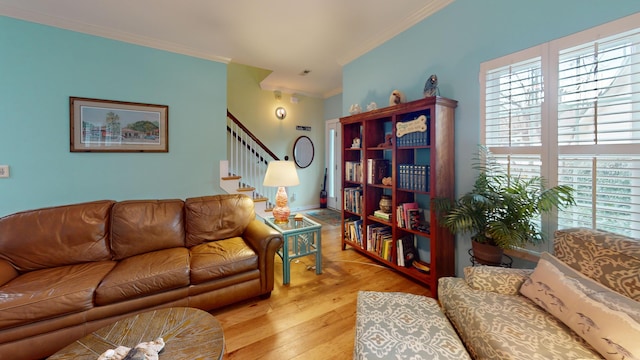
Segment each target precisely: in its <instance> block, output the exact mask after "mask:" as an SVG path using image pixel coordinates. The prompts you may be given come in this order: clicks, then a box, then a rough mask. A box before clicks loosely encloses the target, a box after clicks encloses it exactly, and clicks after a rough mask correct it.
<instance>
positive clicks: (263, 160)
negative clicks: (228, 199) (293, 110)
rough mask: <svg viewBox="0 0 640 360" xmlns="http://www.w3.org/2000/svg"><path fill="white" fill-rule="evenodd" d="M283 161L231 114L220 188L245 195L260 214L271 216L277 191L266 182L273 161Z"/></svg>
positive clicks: (228, 119)
mask: <svg viewBox="0 0 640 360" xmlns="http://www.w3.org/2000/svg"><path fill="white" fill-rule="evenodd" d="M272 160H279V159H278V157H277V156H276V155H275V154H274V153H273V152H272V151H271V150H269V149H268V148H267V147H266V146H265V145H264V144H263V143H262V142H261V141H260V140H258V138H257V137H256V136H255V135H253V134H252V133H251V132H250V131H249V130H248V129H247V128H246V127H245V126H244V125H242V123H240V121H238V119H236V117H235V116H233V114H231V113H230V112H229V111H227V160H221V161H220V176H221V177H220V187H221V188H222V189H223V190H224V191H225V192H227V193H229V194H244V195H247V196H249V197H251V198H252V199H253V201H254V203H255V210H256V215H257V216H259V217H261V218H265V217H267V216H271V209H272V208H273V202H272V201H271V200H272V199H275V196H276V191H277V189H276V188H272V187H265V186H263V185H262V180H263V179H264V175H265V173H266V171H267V165H268V164H269V161H272Z"/></svg>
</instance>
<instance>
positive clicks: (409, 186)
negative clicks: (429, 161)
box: [398, 164, 431, 192]
mask: <svg viewBox="0 0 640 360" xmlns="http://www.w3.org/2000/svg"><path fill="white" fill-rule="evenodd" d="M430 172H431V166H429V165H416V164H400V165H398V185H399V187H400V188H401V189H406V190H415V191H425V192H428V191H429V176H430Z"/></svg>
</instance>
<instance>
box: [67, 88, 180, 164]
mask: <svg viewBox="0 0 640 360" xmlns="http://www.w3.org/2000/svg"><path fill="white" fill-rule="evenodd" d="M69 112H70V136H71V152H169V106H167V105H154V104H143V103H135V102H126V101H114V100H100V99H90V98H82V97H69Z"/></svg>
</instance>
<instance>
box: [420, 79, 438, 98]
mask: <svg viewBox="0 0 640 360" xmlns="http://www.w3.org/2000/svg"><path fill="white" fill-rule="evenodd" d="M436 95H440V89H438V77H437V76H436V74H433V75H431V76H429V78H428V79H427V82H426V83H425V84H424V97H429V96H436Z"/></svg>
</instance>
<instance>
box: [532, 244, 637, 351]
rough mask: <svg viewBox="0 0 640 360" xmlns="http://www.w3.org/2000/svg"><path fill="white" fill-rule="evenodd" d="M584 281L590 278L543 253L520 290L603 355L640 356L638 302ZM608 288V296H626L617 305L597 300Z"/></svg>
mask: <svg viewBox="0 0 640 360" xmlns="http://www.w3.org/2000/svg"><path fill="white" fill-rule="evenodd" d="M571 271H573V272H575V274H570V272H571ZM568 274H569V275H568ZM587 282H593V280H591V279H587V278H583V277H582V276H581V275H580V274H579V273H578V272H576V271H575V270H573V269H570V268H569V267H568V266H567V267H566V268H565V267H563V264H562V262H561V261H560V260H558V259H556V258H554V257H553V256H552V255H551V254H548V253H545V254H543V256H542V257H541V258H540V261H539V262H538V265H537V266H536V268H535V270H534V271H533V273H532V274H531V276H530V277H529V279H527V280H525V282H524V283H523V284H522V287H521V288H520V293H521V294H522V295H524V296H526V297H527V298H529V299H531V300H532V301H533V302H534V303H536V304H537V305H538V306H540V307H542V308H543V309H544V310H546V311H547V312H549V313H550V314H552V315H553V316H555V317H556V318H557V319H558V320H560V321H562V322H563V323H564V324H565V325H567V326H568V327H569V328H571V329H572V330H573V331H574V332H575V333H576V334H578V335H579V336H581V337H582V338H583V339H585V341H587V342H588V343H589V344H590V345H591V346H592V347H593V348H594V349H595V350H596V351H598V352H599V353H600V355H602V356H603V357H604V358H606V359H638V360H640V341H638V339H640V322H638V318H639V317H638V312H639V309H640V303H638V302H636V301H634V300H632V299H628V298H626V297H624V296H623V295H619V294H617V293H614V292H613V291H612V290H609V289H606V288H604V287H602V288H601V290H594V289H597V287H596V286H593V285H585V284H586V283H587ZM594 283H595V282H594ZM607 292H609V293H610V294H608V298H611V296H619V297H620V298H622V299H625V300H622V301H615V303H618V304H620V306H618V305H616V304H612V303H609V302H601V301H598V300H597V299H599V298H606V297H607V296H603V293H607ZM634 303H635V304H637V305H636V306H634V305H633V304H634ZM629 304H631V305H629ZM625 306H626V308H625Z"/></svg>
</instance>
